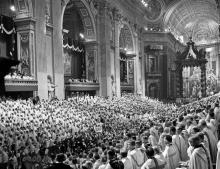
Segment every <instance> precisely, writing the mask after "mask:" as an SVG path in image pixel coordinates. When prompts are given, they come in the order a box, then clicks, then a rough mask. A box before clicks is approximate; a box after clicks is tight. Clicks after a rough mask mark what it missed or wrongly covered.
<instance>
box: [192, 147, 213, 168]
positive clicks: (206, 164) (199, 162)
mask: <svg viewBox="0 0 220 169" xmlns="http://www.w3.org/2000/svg"><path fill="white" fill-rule="evenodd" d="M189 169H212V162H211V159H209V158H208V154H207V152H206V151H205V150H204V148H202V147H199V148H195V149H194V150H193V152H192V155H191V157H190V160H189Z"/></svg>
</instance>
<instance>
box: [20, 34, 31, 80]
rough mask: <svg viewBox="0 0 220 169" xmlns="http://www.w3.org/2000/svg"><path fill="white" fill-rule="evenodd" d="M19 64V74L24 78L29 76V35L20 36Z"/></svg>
mask: <svg viewBox="0 0 220 169" xmlns="http://www.w3.org/2000/svg"><path fill="white" fill-rule="evenodd" d="M20 62H21V73H22V74H23V75H24V76H31V69H30V65H31V64H30V52H29V34H23V35H21V41H20Z"/></svg>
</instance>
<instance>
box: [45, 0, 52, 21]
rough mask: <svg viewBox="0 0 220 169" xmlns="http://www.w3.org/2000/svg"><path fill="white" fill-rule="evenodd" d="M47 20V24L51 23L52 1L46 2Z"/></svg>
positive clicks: (47, 0)
mask: <svg viewBox="0 0 220 169" xmlns="http://www.w3.org/2000/svg"><path fill="white" fill-rule="evenodd" d="M45 19H46V23H47V24H48V23H51V0H46V6H45Z"/></svg>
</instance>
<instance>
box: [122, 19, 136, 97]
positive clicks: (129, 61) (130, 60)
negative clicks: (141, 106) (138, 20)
mask: <svg viewBox="0 0 220 169" xmlns="http://www.w3.org/2000/svg"><path fill="white" fill-rule="evenodd" d="M119 48H120V83H121V91H122V93H123V92H129V93H130V92H132V93H133V92H134V57H135V55H134V54H133V53H134V41H133V35H132V31H131V29H130V27H129V25H128V24H126V23H124V25H123V27H122V28H121V30H120V36H119Z"/></svg>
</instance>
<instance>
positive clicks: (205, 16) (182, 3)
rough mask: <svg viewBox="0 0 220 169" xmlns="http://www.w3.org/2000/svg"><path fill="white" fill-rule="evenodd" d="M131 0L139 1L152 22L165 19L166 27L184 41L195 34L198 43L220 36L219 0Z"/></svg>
mask: <svg viewBox="0 0 220 169" xmlns="http://www.w3.org/2000/svg"><path fill="white" fill-rule="evenodd" d="M130 1H131V2H133V3H134V2H135V1H136V4H137V6H139V8H140V9H142V10H143V13H144V16H145V20H146V21H147V22H148V23H152V24H155V23H162V24H163V26H164V29H166V30H170V31H171V32H172V33H175V35H178V36H181V37H183V40H184V42H186V41H188V38H189V37H191V36H192V38H193V40H194V41H195V42H196V44H198V45H200V44H210V43H215V42H217V40H218V34H219V32H218V31H219V30H218V26H219V22H220V19H219V15H220V13H219V11H218V9H217V4H216V2H218V0H130ZM140 4H141V7H140ZM144 4H145V5H144Z"/></svg>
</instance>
